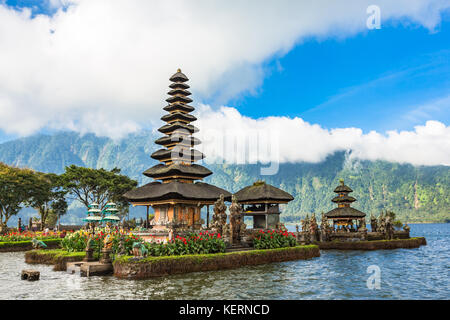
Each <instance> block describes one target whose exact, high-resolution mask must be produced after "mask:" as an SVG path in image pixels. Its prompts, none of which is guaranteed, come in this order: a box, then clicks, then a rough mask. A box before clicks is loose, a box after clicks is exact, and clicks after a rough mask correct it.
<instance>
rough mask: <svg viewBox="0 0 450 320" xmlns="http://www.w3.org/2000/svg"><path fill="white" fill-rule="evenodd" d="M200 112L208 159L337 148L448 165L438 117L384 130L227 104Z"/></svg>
mask: <svg viewBox="0 0 450 320" xmlns="http://www.w3.org/2000/svg"><path fill="white" fill-rule="evenodd" d="M197 116H198V117H199V121H198V124H196V125H197V126H198V127H199V128H200V132H199V133H198V135H199V138H200V139H201V140H202V141H203V142H204V143H203V145H200V146H199V148H201V150H202V151H203V152H204V153H205V154H206V155H207V158H206V159H205V161H206V162H208V161H209V162H217V161H220V160H221V159H224V160H225V161H226V162H230V163H252V162H255V161H259V162H279V163H284V162H321V161H323V160H325V158H326V157H327V156H329V155H331V154H333V153H334V152H336V151H349V152H351V153H350V158H355V159H361V160H386V161H392V162H399V163H410V164H413V165H447V166H448V165H450V126H446V125H445V124H443V123H441V122H439V121H427V122H426V124H425V125H421V126H416V127H415V129H414V130H413V131H400V132H398V131H388V132H386V133H385V134H381V133H378V132H375V131H371V132H368V133H363V131H362V130H361V129H359V128H339V129H325V128H322V127H321V126H320V125H318V124H310V123H308V122H305V121H304V120H303V119H301V118H287V117H267V118H261V119H252V118H249V117H245V116H242V115H241V114H240V113H239V111H238V110H236V109H234V108H228V107H222V108H221V109H220V110H218V111H214V110H212V109H211V108H210V107H209V106H202V107H201V108H200V110H199V111H198V115H197Z"/></svg>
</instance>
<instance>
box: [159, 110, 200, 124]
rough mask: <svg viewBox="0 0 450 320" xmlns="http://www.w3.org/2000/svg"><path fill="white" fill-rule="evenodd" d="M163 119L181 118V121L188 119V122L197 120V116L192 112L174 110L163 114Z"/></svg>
mask: <svg viewBox="0 0 450 320" xmlns="http://www.w3.org/2000/svg"><path fill="white" fill-rule="evenodd" d="M161 120H162V121H166V122H169V121H176V120H181V121H187V122H192V121H195V120H197V118H196V117H194V116H193V115H192V114H189V113H183V112H173V113H169V114H166V115H163V116H162V117H161Z"/></svg>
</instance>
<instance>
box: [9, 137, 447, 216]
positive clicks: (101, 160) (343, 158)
mask: <svg viewBox="0 0 450 320" xmlns="http://www.w3.org/2000/svg"><path fill="white" fill-rule="evenodd" d="M159 136H160V135H159V134H155V133H153V132H152V131H143V132H140V133H138V134H132V135H129V136H128V137H127V138H124V139H122V140H118V141H114V140H111V139H108V138H100V137H96V136H95V135H93V134H86V135H84V136H80V135H79V134H77V133H74V132H61V133H57V134H54V135H42V134H40V135H35V136H31V137H27V138H22V139H18V140H13V141H9V142H6V143H3V144H0V161H2V162H4V163H6V164H9V165H15V166H19V167H28V168H32V169H35V170H38V171H43V172H54V173H62V172H64V168H65V166H68V165H71V164H75V165H78V166H86V167H92V168H105V169H112V168H114V167H118V168H120V169H121V170H122V173H124V174H126V175H128V176H129V177H131V178H133V179H136V180H138V181H139V184H140V185H142V184H144V183H148V182H150V181H151V180H150V179H149V178H146V177H145V176H143V175H142V172H143V171H145V170H146V169H147V168H149V167H151V166H153V165H155V164H156V161H154V160H153V159H151V158H150V154H151V153H152V152H154V151H156V150H157V146H156V145H155V144H154V140H155V139H156V138H158V137H159ZM206 156H208V155H206ZM204 165H205V166H207V167H208V168H209V169H211V170H212V171H213V172H214V174H213V175H212V176H210V177H208V178H207V179H205V181H206V182H208V183H212V184H215V185H217V186H219V187H222V188H224V189H227V190H229V191H230V192H236V191H238V190H239V189H241V188H243V187H245V186H247V185H249V184H252V183H253V182H255V181H256V180H259V179H262V180H265V181H266V182H267V183H270V184H272V185H274V186H277V187H280V188H282V189H284V190H285V191H287V192H289V193H291V194H292V195H293V196H294V197H295V200H294V201H292V202H291V203H289V204H288V205H287V206H286V207H285V208H284V211H283V214H282V217H283V220H284V221H286V222H299V217H300V216H304V215H306V214H307V213H308V214H311V213H312V212H315V213H316V215H320V213H321V212H327V211H328V210H331V209H332V208H334V207H335V205H334V204H333V203H332V202H331V199H332V198H333V197H334V193H333V190H334V188H335V187H336V185H337V184H338V180H339V179H340V178H343V179H345V182H346V184H348V185H349V186H350V187H351V188H352V189H353V190H354V193H353V194H352V195H353V196H354V197H355V198H356V199H358V201H357V202H356V203H354V207H355V208H358V209H359V210H362V211H364V212H366V213H367V214H371V213H374V214H378V213H379V212H380V211H381V210H384V209H388V210H392V211H394V212H396V213H397V215H398V217H399V218H400V219H402V220H404V221H408V222H449V221H450V167H447V166H430V167H426V166H412V165H409V164H399V163H390V162H386V161H359V160H351V157H349V154H348V153H345V152H338V153H335V154H333V155H330V156H329V157H327V159H325V160H324V161H323V162H320V163H284V164H280V168H279V172H278V173H277V174H276V175H274V176H261V175H260V168H261V165H250V164H248V165H233V164H212V165H208V164H204ZM27 212H28V214H27V215H29V211H27ZM133 212H138V209H133ZM139 212H140V211H139ZM83 214H84V209H82V208H80V207H79V206H77V205H76V204H73V205H72V206H71V210H70V212H69V214H68V216H69V215H70V216H72V217H71V218H70V219H69V220H70V221H71V222H76V221H78V220H79V219H80V217H82V216H83ZM66 219H67V217H66Z"/></svg>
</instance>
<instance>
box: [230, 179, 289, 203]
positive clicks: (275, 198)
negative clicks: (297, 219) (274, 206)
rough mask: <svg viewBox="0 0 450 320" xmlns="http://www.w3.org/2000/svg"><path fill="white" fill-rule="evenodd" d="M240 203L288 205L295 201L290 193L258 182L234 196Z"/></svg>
mask: <svg viewBox="0 0 450 320" xmlns="http://www.w3.org/2000/svg"><path fill="white" fill-rule="evenodd" d="M234 195H235V196H236V199H237V201H238V202H239V203H256V202H261V203H271V202H272V203H287V202H289V201H292V200H294V197H293V196H291V195H290V194H289V193H287V192H285V191H283V190H281V189H278V188H276V187H274V186H272V185H270V184H267V183H265V182H264V181H257V182H255V183H254V184H253V185H251V186H248V187H245V188H243V189H241V190H239V191H238V192H236V193H235V194H234Z"/></svg>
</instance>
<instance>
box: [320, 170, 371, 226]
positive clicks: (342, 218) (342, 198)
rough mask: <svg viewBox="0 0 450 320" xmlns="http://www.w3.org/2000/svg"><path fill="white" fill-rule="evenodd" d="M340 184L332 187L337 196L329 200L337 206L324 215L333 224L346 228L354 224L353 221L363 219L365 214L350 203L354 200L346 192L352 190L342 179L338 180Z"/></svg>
mask: <svg viewBox="0 0 450 320" xmlns="http://www.w3.org/2000/svg"><path fill="white" fill-rule="evenodd" d="M340 183H341V184H340V185H339V186H337V187H336V189H334V192H335V193H337V196H336V197H334V198H333V199H332V200H331V201H333V202H334V203H336V204H337V205H338V207H337V208H335V209H333V210H331V211H329V212H327V213H326V214H325V217H326V218H327V219H329V220H332V221H333V226H338V227H345V228H348V227H350V226H353V225H354V221H359V222H361V221H364V220H363V219H365V217H366V214H365V213H364V212H361V211H359V210H357V209H355V208H352V207H351V206H350V205H351V204H352V203H353V202H355V201H356V199H355V198H353V197H352V196H349V195H348V194H349V193H351V192H353V190H352V189H351V188H350V187H349V186H346V185H345V184H344V180H342V179H341V180H340Z"/></svg>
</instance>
